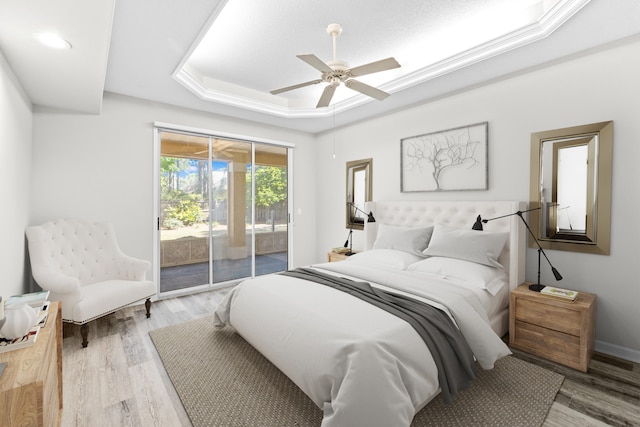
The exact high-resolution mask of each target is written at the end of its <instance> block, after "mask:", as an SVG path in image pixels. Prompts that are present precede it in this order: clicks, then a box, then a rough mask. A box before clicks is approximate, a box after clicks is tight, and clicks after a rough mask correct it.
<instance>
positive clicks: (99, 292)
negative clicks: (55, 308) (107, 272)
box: [62, 280, 156, 323]
mask: <svg viewBox="0 0 640 427" xmlns="http://www.w3.org/2000/svg"><path fill="white" fill-rule="evenodd" d="M155 294H156V286H155V284H154V283H153V282H151V281H149V280H142V281H132V280H105V281H104V282H96V283H92V284H90V285H85V286H83V287H82V300H80V301H78V303H77V304H76V305H75V306H74V307H73V310H72V311H73V312H72V313H67V314H69V315H70V317H67V316H66V315H65V313H64V304H63V306H62V307H63V314H62V318H63V319H64V320H66V321H72V322H74V323H86V322H88V321H90V320H93V319H96V318H98V317H100V316H104V315H106V314H109V313H111V312H113V311H116V310H118V309H120V308H122V307H125V306H127V305H129V304H132V303H133V302H137V301H141V300H144V299H147V298H149V297H152V296H154V295H155Z"/></svg>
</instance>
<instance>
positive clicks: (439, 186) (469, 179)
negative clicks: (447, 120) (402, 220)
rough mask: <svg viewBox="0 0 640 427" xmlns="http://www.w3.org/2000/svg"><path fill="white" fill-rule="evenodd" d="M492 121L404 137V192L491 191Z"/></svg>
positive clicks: (402, 166)
mask: <svg viewBox="0 0 640 427" xmlns="http://www.w3.org/2000/svg"><path fill="white" fill-rule="evenodd" d="M488 140H489V122H481V123H475V124H472V125H466V126H461V127H457V128H452V129H446V130H441V131H438V132H431V133H426V134H423V135H417V136H412V137H408V138H403V139H401V140H400V174H401V176H400V191H401V192H403V193H409V192H420V191H423V192H424V191H469V190H487V189H488V188H489V181H488V175H489V174H488V160H489V153H488Z"/></svg>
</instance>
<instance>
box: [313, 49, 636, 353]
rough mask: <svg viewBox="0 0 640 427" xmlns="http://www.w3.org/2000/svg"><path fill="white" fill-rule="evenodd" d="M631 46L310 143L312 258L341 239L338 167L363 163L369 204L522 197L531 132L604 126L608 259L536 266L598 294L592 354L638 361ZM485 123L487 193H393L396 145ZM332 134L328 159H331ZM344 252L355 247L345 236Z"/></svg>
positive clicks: (549, 278) (530, 258)
mask: <svg viewBox="0 0 640 427" xmlns="http://www.w3.org/2000/svg"><path fill="white" fill-rule="evenodd" d="M638 52H640V41H639V40H638V39H637V38H636V39H635V40H627V41H626V43H621V44H618V45H615V46H611V47H610V48H609V49H607V50H604V51H598V52H592V53H591V54H589V55H586V56H583V57H576V58H573V59H571V60H567V61H566V62H562V63H557V64H551V65H549V66H547V67H543V68H540V69H538V70H535V71H532V72H530V73H526V74H522V75H518V76H513V77H511V78H509V79H505V80H502V81H499V82H494V83H492V84H489V85H486V86H483V87H479V88H475V89H472V90H468V91H466V92H462V93H459V94H456V95H454V96H451V97H448V98H445V99H441V100H437V101H434V102H430V103H426V104H424V105H420V106H416V107H414V108H411V109H407V110H405V111H402V112H398V113H396V114H392V115H388V116H385V117H381V118H377V119H375V120H371V121H367V122H363V123H359V124H356V125H353V126H347V127H344V128H342V129H338V130H337V131H336V133H335V136H334V135H333V134H332V133H331V132H329V133H327V134H324V135H322V136H320V137H319V138H318V153H317V159H318V162H319V164H318V170H319V171H327V173H326V174H323V176H322V180H319V184H318V206H320V207H322V210H321V212H320V215H319V216H318V221H317V233H318V248H317V250H318V253H319V254H324V253H326V251H327V250H328V249H329V248H331V247H334V246H338V245H340V244H342V242H344V240H345V237H346V235H347V230H346V229H345V226H344V210H345V209H344V200H345V195H344V188H345V163H346V162H347V161H350V160H357V159H362V158H368V157H372V158H373V196H374V199H378V200H414V199H430V200H445V199H446V200H461V199H472V200H478V199H482V200H511V199H513V200H522V201H528V200H529V162H530V159H529V149H530V134H531V133H532V132H537V131H543V130H550V129H557V128H564V127H569V126H576V125H582V124H588V123H594V122H601V121H607V120H613V121H614V143H613V205H612V224H611V255H610V256H603V255H588V254H580V253H574V252H562V251H548V255H549V257H550V259H551V260H552V262H553V264H554V266H555V267H556V268H557V269H558V270H559V271H560V272H561V273H562V275H563V276H564V280H563V281H562V282H555V280H554V278H553V275H552V274H551V272H550V271H549V268H547V267H545V266H543V268H542V270H543V271H542V282H543V283H554V284H557V285H558V286H561V287H566V288H571V289H576V290H581V291H588V292H593V293H596V294H598V301H597V332H596V339H597V341H598V342H597V348H598V349H599V350H601V351H605V352H607V353H610V354H617V355H619V356H623V357H626V358H628V359H632V360H636V361H640V334H638V333H637V328H638V325H640V310H638V308H637V307H638V304H639V303H640V284H639V283H638V280H637V279H636V277H635V276H636V274H637V273H636V271H635V270H636V269H637V267H636V266H637V264H638V250H637V246H638V244H639V242H640V231H639V230H640V229H639V228H638V227H637V226H636V224H637V217H638V213H639V212H640V197H639V193H638V188H640V172H639V170H638V160H639V159H640V141H639V138H640V120H639V119H638V97H639V96H640V79H638V77H637V76H639V75H640V55H638ZM483 121H488V122H489V148H488V149H489V190H488V191H473V192H442V193H434V192H424V193H401V192H400V139H402V138H406V137H410V136H414V135H419V134H424V133H429V132H434V131H438V130H444V129H449V128H453V127H458V126H463V125H467V124H473V123H478V122H483ZM334 137H335V141H336V142H335V145H336V159H335V160H334V159H333V158H332V153H333V140H334ZM469 221H470V222H469V226H470V227H471V225H472V223H473V218H469ZM354 235H355V236H354V249H356V248H359V247H361V246H362V244H363V234H362V232H354ZM536 274H537V251H535V250H534V249H528V251H527V270H526V278H527V280H529V281H535V280H536Z"/></svg>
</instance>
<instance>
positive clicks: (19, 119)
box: [0, 52, 33, 298]
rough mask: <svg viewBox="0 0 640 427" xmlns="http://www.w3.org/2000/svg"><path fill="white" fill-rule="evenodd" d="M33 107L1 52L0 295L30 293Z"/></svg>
mask: <svg viewBox="0 0 640 427" xmlns="http://www.w3.org/2000/svg"><path fill="white" fill-rule="evenodd" d="M32 121H33V113H32V105H31V102H30V101H29V99H28V97H27V96H26V94H25V93H24V91H23V89H22V86H21V85H20V83H19V82H18V80H17V79H16V77H15V75H14V74H13V71H12V70H11V68H10V67H9V64H8V63H7V62H6V60H5V58H4V56H3V54H2V52H0V159H2V167H0V183H1V184H0V206H1V208H0V236H2V238H1V240H0V241H1V242H2V244H0V273H1V278H0V295H1V296H2V297H3V298H7V297H9V296H11V295H15V294H21V293H24V292H27V291H28V290H29V289H28V283H29V281H28V280H27V277H28V273H26V268H25V256H26V242H25V236H24V229H25V227H26V226H27V222H28V220H29V193H30V191H31V178H30V177H31V129H32Z"/></svg>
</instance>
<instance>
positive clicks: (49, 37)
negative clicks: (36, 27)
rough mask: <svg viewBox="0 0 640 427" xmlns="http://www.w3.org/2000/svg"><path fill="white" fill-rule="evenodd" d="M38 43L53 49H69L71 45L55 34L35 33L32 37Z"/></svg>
mask: <svg viewBox="0 0 640 427" xmlns="http://www.w3.org/2000/svg"><path fill="white" fill-rule="evenodd" d="M33 36H34V37H35V38H36V39H38V41H39V42H40V43H42V44H44V45H46V46H49V47H52V48H54V49H71V43H69V42H68V41H66V40H65V39H63V38H62V37H60V36H59V35H58V34H55V33H35V34H34V35H33Z"/></svg>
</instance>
